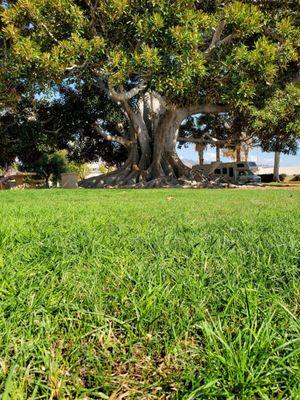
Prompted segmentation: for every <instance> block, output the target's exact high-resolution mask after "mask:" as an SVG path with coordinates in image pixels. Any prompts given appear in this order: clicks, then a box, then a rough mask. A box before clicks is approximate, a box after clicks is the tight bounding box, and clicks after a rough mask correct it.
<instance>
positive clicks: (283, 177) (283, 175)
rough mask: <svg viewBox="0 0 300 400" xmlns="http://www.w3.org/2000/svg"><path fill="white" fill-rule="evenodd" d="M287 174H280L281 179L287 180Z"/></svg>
mask: <svg viewBox="0 0 300 400" xmlns="http://www.w3.org/2000/svg"><path fill="white" fill-rule="evenodd" d="M286 177H287V174H280V175H279V179H280V181H281V182H284V181H285V180H286Z"/></svg>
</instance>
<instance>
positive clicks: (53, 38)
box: [40, 22, 58, 44]
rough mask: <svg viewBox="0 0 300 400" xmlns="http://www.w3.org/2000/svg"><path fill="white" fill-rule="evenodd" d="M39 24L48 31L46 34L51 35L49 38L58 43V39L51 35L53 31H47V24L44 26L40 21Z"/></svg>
mask: <svg viewBox="0 0 300 400" xmlns="http://www.w3.org/2000/svg"><path fill="white" fill-rule="evenodd" d="M40 25H41V26H42V27H43V28H44V29H45V31H46V32H47V33H48V35H49V36H50V37H51V39H52V40H53V41H54V42H55V43H56V44H58V40H57V39H56V37H55V36H54V35H53V33H51V32H50V31H49V29H48V28H47V26H46V25H45V24H44V23H43V22H41V23H40Z"/></svg>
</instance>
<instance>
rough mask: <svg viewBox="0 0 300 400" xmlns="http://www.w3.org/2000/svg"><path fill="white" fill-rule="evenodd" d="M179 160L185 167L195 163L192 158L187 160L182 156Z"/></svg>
mask: <svg viewBox="0 0 300 400" xmlns="http://www.w3.org/2000/svg"><path fill="white" fill-rule="evenodd" d="M181 161H182V162H183V164H184V165H186V166H187V167H190V168H192V166H193V165H197V162H196V161H194V160H189V159H188V158H182V159H181Z"/></svg>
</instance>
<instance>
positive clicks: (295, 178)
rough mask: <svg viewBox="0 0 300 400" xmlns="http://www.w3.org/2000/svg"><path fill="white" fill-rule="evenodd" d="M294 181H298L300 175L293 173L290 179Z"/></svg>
mask: <svg viewBox="0 0 300 400" xmlns="http://www.w3.org/2000/svg"><path fill="white" fill-rule="evenodd" d="M292 181H294V182H299V181H300V175H295V176H294V177H293V179H292Z"/></svg>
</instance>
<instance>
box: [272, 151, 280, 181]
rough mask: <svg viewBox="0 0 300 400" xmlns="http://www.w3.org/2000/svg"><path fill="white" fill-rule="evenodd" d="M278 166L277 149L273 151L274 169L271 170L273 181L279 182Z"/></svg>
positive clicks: (278, 153)
mask: <svg viewBox="0 0 300 400" xmlns="http://www.w3.org/2000/svg"><path fill="white" fill-rule="evenodd" d="M279 166H280V152H279V151H275V156H274V171H273V181H274V182H280V177H279Z"/></svg>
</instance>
